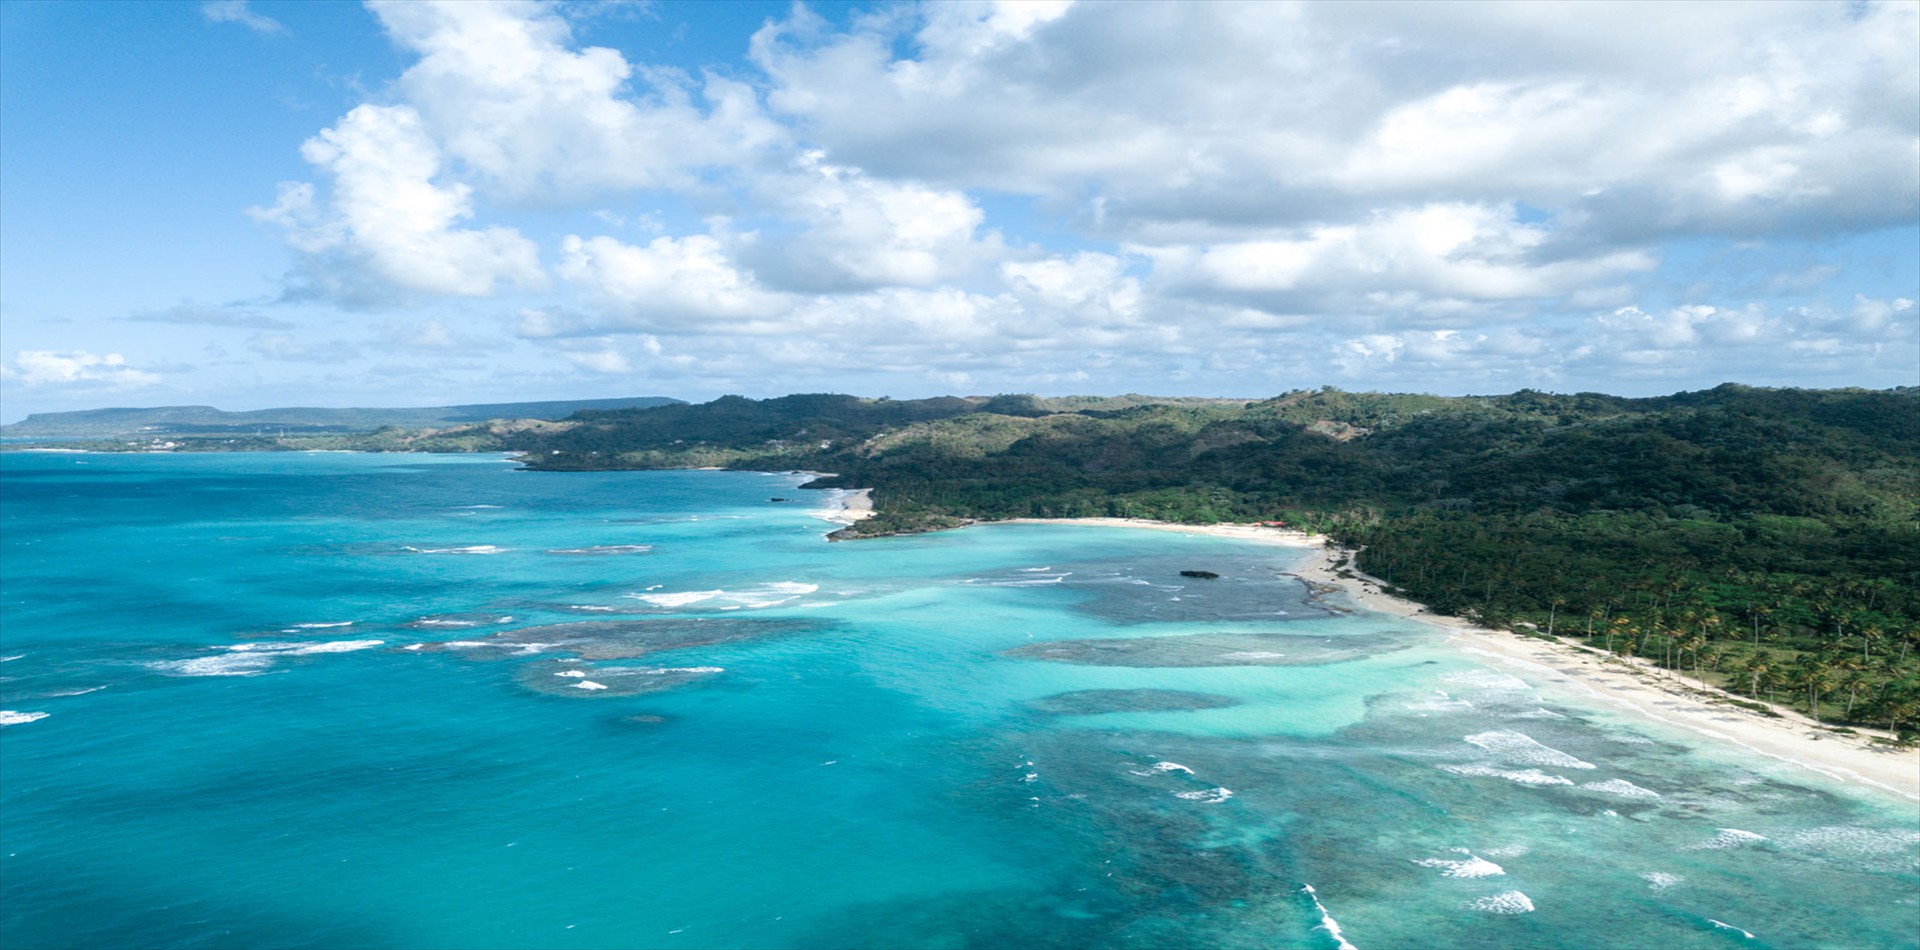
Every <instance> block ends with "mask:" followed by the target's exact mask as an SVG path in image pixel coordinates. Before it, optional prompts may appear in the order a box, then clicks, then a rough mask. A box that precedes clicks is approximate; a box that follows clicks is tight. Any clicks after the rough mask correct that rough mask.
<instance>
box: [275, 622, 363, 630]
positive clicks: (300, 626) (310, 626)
mask: <svg viewBox="0 0 1920 950" xmlns="http://www.w3.org/2000/svg"><path fill="white" fill-rule="evenodd" d="M351 626H353V621H351V620H336V621H332V622H330V623H296V624H294V625H293V626H291V627H288V628H287V629H288V630H325V629H327V628H328V627H351Z"/></svg>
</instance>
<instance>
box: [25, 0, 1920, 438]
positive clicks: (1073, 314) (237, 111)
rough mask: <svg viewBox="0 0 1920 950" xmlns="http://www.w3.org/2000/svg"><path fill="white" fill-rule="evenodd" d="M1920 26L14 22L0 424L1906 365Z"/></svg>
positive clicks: (1840, 372)
mask: <svg viewBox="0 0 1920 950" xmlns="http://www.w3.org/2000/svg"><path fill="white" fill-rule="evenodd" d="M1917 23H1920V7H1916V5H1915V4H1914V3H1856V4H1834V3H1811V4H1798V3H1790V2H1778V3H1767V4H1718V3H1709V4H1699V5H1693V4H1680V3H1673V4H1661V5H1659V6H1657V7H1656V6H1650V5H1643V4H1625V5H1602V4H1585V5H1557V6H1550V5H1519V4H1492V5H1484V4H1434V3H1416V4H1393V3H1370V4H1316V3H1307V4H1282V3H1258V4H1233V3H1214V4H1203V5H1158V4H1150V3H1123V4H1116V3H1104V4H1100V3H1084V2H1082V3H1078V4H1076V3H1070V2H1051V0H1046V2H1035V3H970V4H866V3H853V4H810V5H797V4H795V5H790V4H785V3H765V4H755V3H728V4H700V3H675V2H669V0H661V2H655V3H617V4H584V3H582V4H576V3H561V4H545V3H507V2H499V3H487V4H477V3H466V4H462V3H454V4H447V5H440V4H432V3H424V2H423V3H405V4H381V3H373V4H368V5H366V6H361V5H357V4H348V3H304V2H292V3H276V2H270V0H263V2H254V3H250V4H249V3H239V2H215V3H190V2H180V3H146V4H130V3H105V4H88V3H76V2H65V3H40V2H33V3H21V2H11V0H4V2H0V136H3V137H4V141H5V143H6V148H5V149H4V150H0V418H4V419H5V420H6V421H13V420H17V419H19V418H21V417H22V416H24V415H26V414H28V413H30V412H40V411H53V410H62V409H76V408H89V407H97V406H103V405H158V404H176V403H206V404H213V405H218V406H221V407H224V408H233V409H244V408H257V407H264V406H272V405H289V404H305V405H422V404H440V403H463V402H481V401H496V400H499V401H504V400H519V399H537V398H567V397H592V396H608V395H629V394H666V395H675V396H680V397H682V398H688V399H703V398H710V397H712V396H716V395H719V394H722V393H729V392H737V393H743V394H747V395H753V396H770V395H779V394H783V393H787V392H796V391H843V392H854V393H860V394H867V395H883V394H885V395H893V396H901V397H905V396H920V395H930V394H935V393H948V392H954V393H992V392H1041V393H1118V392H1128V391H1136V392H1152V393H1162V394H1206V395H1241V396H1258V395H1267V394H1272V393H1277V392H1281V391H1284V390H1288V389H1293V388H1302V387H1317V386H1321V385H1337V386H1341V387H1343V388H1348V389H1380V390H1396V391H1406V390H1420V391H1430V392H1441V393H1468V392H1504V391H1510V390H1513V389H1518V388H1522V387H1533V388H1538V389H1547V390H1556V391H1575V390H1599V391H1606V392H1615V393H1622V394H1650V393H1661V392H1671V391H1675V390H1680V389H1689V388H1701V387H1706V386H1712V385H1715V384H1717V383H1720V382H1723V381H1738V382H1745V383H1750V384H1756V385H1799V386H1823V387H1824V386H1847V385H1858V386H1872V387H1885V386H1894V385H1915V384H1920V313H1917V312H1916V306H1915V303H1914V301H1915V299H1916V298H1920V39H1916V37H1920V26H1917V25H1916V24H1917Z"/></svg>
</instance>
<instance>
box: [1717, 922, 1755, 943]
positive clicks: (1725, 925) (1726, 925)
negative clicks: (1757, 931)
mask: <svg viewBox="0 0 1920 950" xmlns="http://www.w3.org/2000/svg"><path fill="white" fill-rule="evenodd" d="M1707 923H1710V924H1712V925H1714V926H1715V927H1719V928H1720V929H1722V930H1732V931H1735V932H1737V933H1739V934H1740V936H1742V937H1745V938H1747V939H1748V940H1758V939H1760V938H1759V937H1756V936H1754V935H1753V934H1751V933H1748V932H1747V931H1745V930H1742V929H1740V928H1739V927H1735V926H1734V925H1732V924H1730V923H1727V922H1726V921H1724V920H1714V919H1713V918H1712V917H1708V918H1707Z"/></svg>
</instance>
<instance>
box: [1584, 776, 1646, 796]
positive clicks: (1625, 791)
mask: <svg viewBox="0 0 1920 950" xmlns="http://www.w3.org/2000/svg"><path fill="white" fill-rule="evenodd" d="M1580 787H1581V788H1584V789H1586V790H1587V791H1589V792H1606V793H1607V794H1609V795H1621V796H1624V797H1626V798H1659V797H1660V793H1659V792H1656V791H1654V790H1653V789H1650V788H1641V787H1640V786H1638V785H1635V784H1633V783H1632V782H1629V781H1627V780H1626V779H1623V778H1613V779H1608V780H1606V781H1604V782H1588V783H1586V784H1585V785H1582V786H1580Z"/></svg>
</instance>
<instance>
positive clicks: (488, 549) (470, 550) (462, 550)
mask: <svg viewBox="0 0 1920 950" xmlns="http://www.w3.org/2000/svg"><path fill="white" fill-rule="evenodd" d="M405 547H406V550H407V551H409V552H412V553H414V554H504V553H506V550H507V549H506V548H503V547H500V546H498V545H493V544H469V545H466V546H464V547H457V548H416V547H414V546H412V545H406V546H405Z"/></svg>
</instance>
